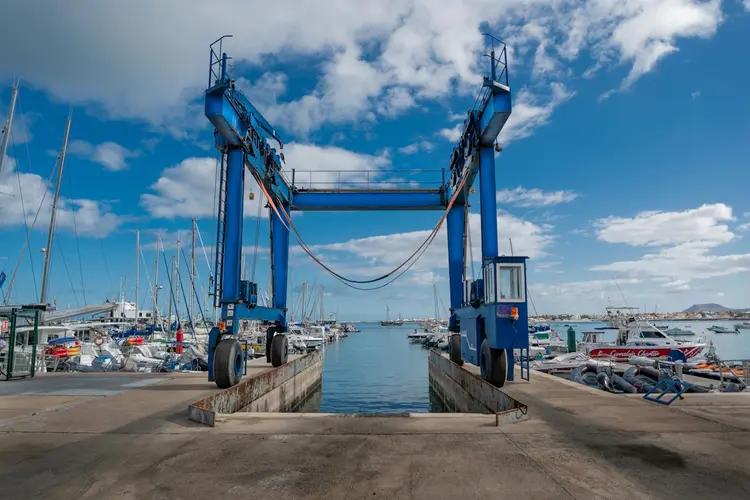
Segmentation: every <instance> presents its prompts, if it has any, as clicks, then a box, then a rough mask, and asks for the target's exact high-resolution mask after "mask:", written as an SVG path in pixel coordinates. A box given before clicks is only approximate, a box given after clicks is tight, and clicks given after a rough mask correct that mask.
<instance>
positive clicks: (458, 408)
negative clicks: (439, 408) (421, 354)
mask: <svg viewBox="0 0 750 500" xmlns="http://www.w3.org/2000/svg"><path fill="white" fill-rule="evenodd" d="M429 375H430V388H431V389H432V390H433V391H434V392H435V394H437V396H438V397H439V398H440V399H441V400H442V402H443V404H444V405H445V406H446V408H447V409H448V410H450V411H452V412H455V413H482V414H494V415H495V425H501V424H506V423H512V422H518V421H520V420H525V419H526V418H527V414H528V408H527V407H526V405H525V404H523V403H522V402H520V401H518V400H516V399H514V398H512V397H510V396H508V395H507V394H506V393H504V392H503V391H502V390H500V389H498V388H497V387H495V386H493V385H492V384H490V383H488V382H487V381H485V380H483V379H482V378H481V377H479V376H478V375H476V374H474V373H472V372H470V371H469V370H467V369H466V368H464V367H461V366H458V365H457V364H455V363H454V362H452V361H451V360H450V359H448V357H447V356H445V355H443V354H441V353H439V352H437V351H430V358H429Z"/></svg>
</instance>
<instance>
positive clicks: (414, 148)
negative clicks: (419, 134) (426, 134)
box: [398, 141, 435, 155]
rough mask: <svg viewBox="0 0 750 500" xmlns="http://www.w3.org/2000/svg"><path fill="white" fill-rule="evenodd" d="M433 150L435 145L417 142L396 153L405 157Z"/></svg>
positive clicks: (427, 142)
mask: <svg viewBox="0 0 750 500" xmlns="http://www.w3.org/2000/svg"><path fill="white" fill-rule="evenodd" d="M434 148H435V145H434V144H432V143H431V142H429V141H418V142H413V143H411V144H408V145H406V146H404V147H403V148H399V149H398V151H399V152H400V153H403V154H405V155H413V154H414V153H418V152H419V151H432V150H433V149H434Z"/></svg>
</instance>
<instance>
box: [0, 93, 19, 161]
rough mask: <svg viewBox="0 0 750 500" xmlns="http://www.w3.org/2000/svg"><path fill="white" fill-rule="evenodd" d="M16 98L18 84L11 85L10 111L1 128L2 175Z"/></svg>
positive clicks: (0, 156)
mask: <svg viewBox="0 0 750 500" xmlns="http://www.w3.org/2000/svg"><path fill="white" fill-rule="evenodd" d="M17 98H18V84H15V85H13V87H12V88H11V92H10V109H9V110H8V121H7V122H5V127H3V142H2V145H1V146H0V174H2V173H3V160H4V159H5V152H6V151H7V150H8V139H9V138H10V131H11V127H13V113H14V111H15V109H16V99H17Z"/></svg>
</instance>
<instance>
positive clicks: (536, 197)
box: [497, 186, 578, 207]
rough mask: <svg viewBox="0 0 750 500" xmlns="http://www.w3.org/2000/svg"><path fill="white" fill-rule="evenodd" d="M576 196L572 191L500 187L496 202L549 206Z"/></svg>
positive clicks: (522, 205) (566, 201) (571, 199)
mask: <svg viewBox="0 0 750 500" xmlns="http://www.w3.org/2000/svg"><path fill="white" fill-rule="evenodd" d="M576 198H578V193H576V192H574V191H567V190H560V191H542V190H541V189H537V188H532V189H527V188H525V187H523V186H518V187H517V188H515V189H501V190H500V191H498V192H497V202H498V203H508V204H511V205H516V206H519V207H549V206H552V205H559V204H560V203H568V202H571V201H573V200H575V199H576Z"/></svg>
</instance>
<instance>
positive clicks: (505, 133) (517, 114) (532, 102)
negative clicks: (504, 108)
mask: <svg viewBox="0 0 750 500" xmlns="http://www.w3.org/2000/svg"><path fill="white" fill-rule="evenodd" d="M550 89H551V95H550V97H549V98H547V99H546V101H545V102H544V103H540V99H539V97H537V96H536V95H535V94H533V93H532V92H531V91H529V90H528V89H521V91H520V92H518V94H517V95H516V98H515V101H514V103H513V110H512V112H511V115H510V118H508V123H506V124H505V127H503V130H502V131H501V132H500V136H499V137H498V139H497V141H498V143H500V144H501V145H502V146H503V147H505V146H507V145H508V144H510V143H511V142H513V141H516V140H518V139H524V138H526V137H528V136H530V135H531V134H532V132H533V130H534V129H535V128H537V127H541V126H543V125H546V124H547V123H548V122H549V119H550V117H551V116H552V112H553V111H554V110H555V108H557V107H558V106H560V105H561V104H563V103H564V102H565V101H567V100H568V99H570V98H571V97H573V95H575V93H574V92H570V91H568V90H567V89H566V88H565V85H563V84H562V83H553V84H551V85H550Z"/></svg>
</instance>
